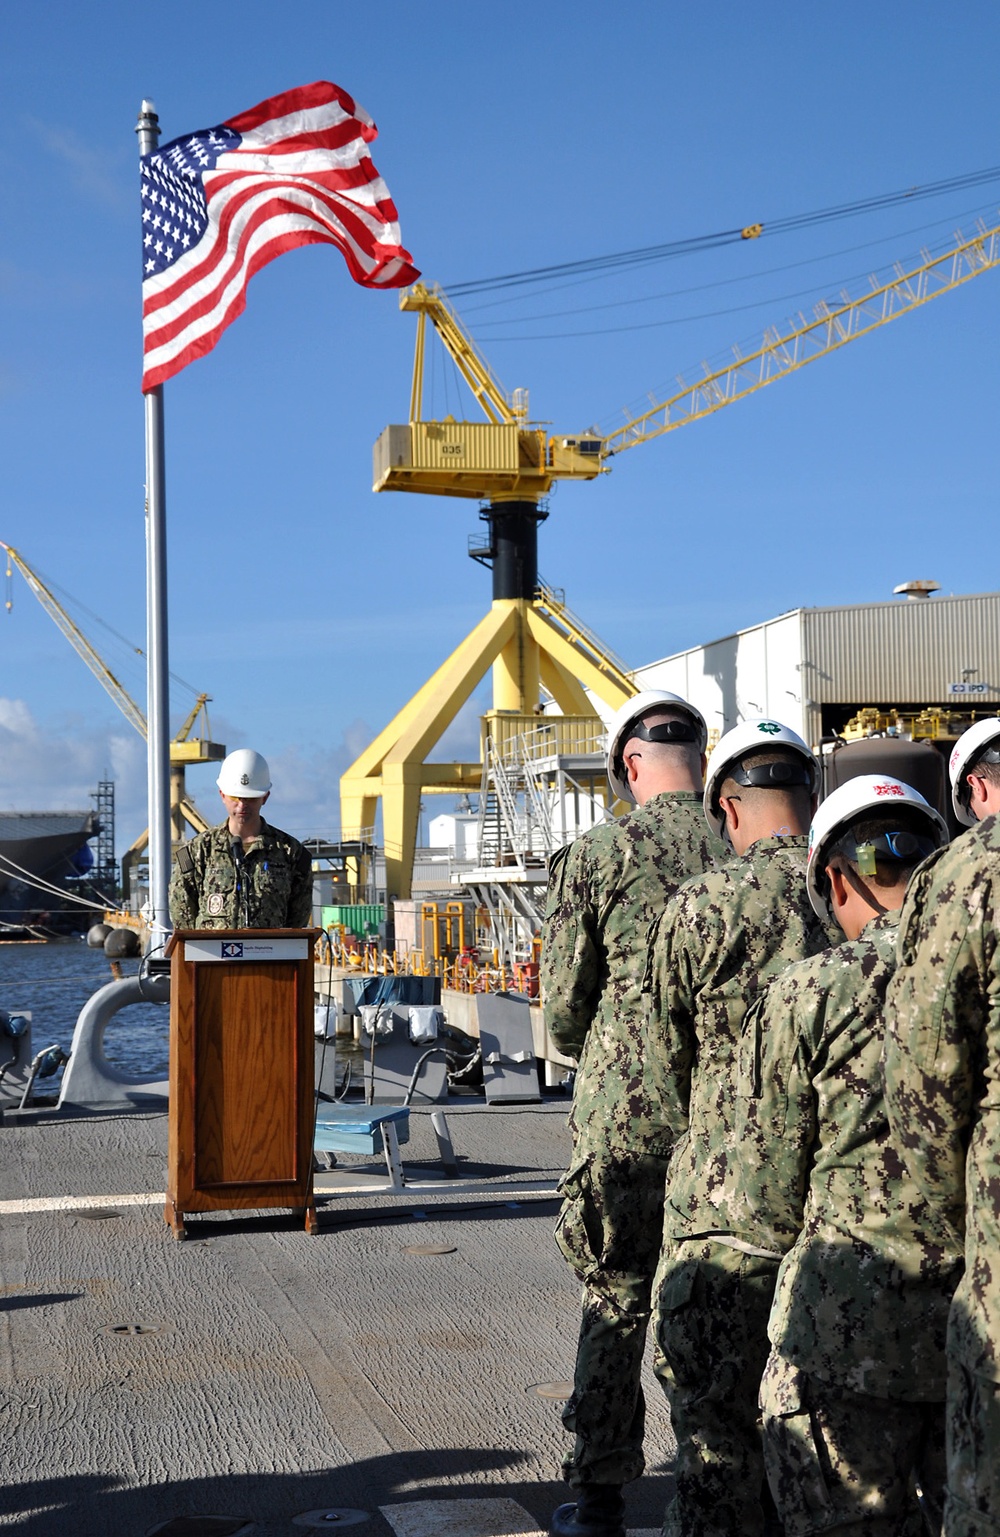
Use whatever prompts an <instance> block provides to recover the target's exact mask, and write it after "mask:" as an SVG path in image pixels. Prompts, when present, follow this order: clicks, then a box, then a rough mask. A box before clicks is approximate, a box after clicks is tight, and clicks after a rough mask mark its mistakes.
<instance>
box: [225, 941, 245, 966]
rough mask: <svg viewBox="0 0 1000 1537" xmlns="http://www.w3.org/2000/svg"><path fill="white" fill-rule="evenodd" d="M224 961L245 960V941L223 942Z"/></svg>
mask: <svg viewBox="0 0 1000 1537" xmlns="http://www.w3.org/2000/svg"><path fill="white" fill-rule="evenodd" d="M222 959H223V960H224V961H241V960H242V959H243V941H242V940H241V939H224V940H223V941H222Z"/></svg>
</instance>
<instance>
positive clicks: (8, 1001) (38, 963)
mask: <svg viewBox="0 0 1000 1537" xmlns="http://www.w3.org/2000/svg"><path fill="white" fill-rule="evenodd" d="M119 964H120V965H121V968H122V975H123V976H135V975H136V973H137V972H138V969H139V963H138V961H122V962H120V963H119ZM113 980H114V978H113V976H112V972H111V966H110V963H109V961H108V958H107V956H106V955H105V954H104V951H103V950H91V949H90V948H89V947H88V946H87V945H86V944H85V943H84V941H83V940H82V939H80V940H67V941H65V942H64V943H58V942H51V943H47V944H16V943H15V944H11V943H8V942H7V941H4V942H3V943H0V1008H5V1009H8V1010H16V1009H30V1010H31V1014H32V1021H31V1041H32V1050H33V1051H34V1052H38V1051H42V1050H44V1048H45V1047H46V1046H52V1045H59V1046H61V1047H62V1048H63V1050H64V1051H69V1048H70V1044H71V1042H72V1040H73V1030H74V1027H75V1025H76V1021H77V1016H78V1014H79V1013H80V1010H81V1009H82V1008H83V1006H84V1004H85V1003H86V1002H87V999H88V998H89V997H90V996H91V995H92V994H93V993H96V992H97V990H98V988H100V987H103V986H104V985H105V983H107V982H112V981H113ZM169 1036H170V1009H169V1006H168V1005H167V1004H158V1003H137V1004H129V1006H128V1007H127V1008H124V1009H122V1010H121V1011H120V1013H118V1014H116V1015H115V1016H114V1018H113V1019H112V1021H111V1023H110V1024H109V1025H108V1028H107V1030H106V1032H105V1035H104V1050H105V1054H106V1055H107V1057H108V1059H109V1061H111V1062H113V1063H114V1064H115V1066H116V1067H118V1068H121V1069H122V1070H123V1071H124V1072H128V1073H130V1074H141V1073H157V1074H160V1075H161V1076H163V1077H166V1074H167V1058H168V1042H169ZM58 1083H59V1077H58V1076H57V1077H55V1078H47V1079H45V1081H44V1083H42V1084H40V1085H39V1088H40V1091H41V1092H42V1093H51V1092H52V1090H53V1088H54V1087H56V1086H57V1085H58Z"/></svg>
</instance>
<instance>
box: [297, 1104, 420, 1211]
mask: <svg viewBox="0 0 1000 1537" xmlns="http://www.w3.org/2000/svg"><path fill="white" fill-rule="evenodd" d="M409 1140H410V1107H409V1105H336V1106H333V1105H323V1106H321V1107H320V1111H319V1114H318V1115H317V1117H316V1133H315V1137H314V1139H313V1147H314V1148H315V1150H316V1152H317V1153H384V1154H385V1166H386V1169H387V1171H388V1174H389V1184H388V1186H387V1187H386V1188H387V1189H388V1190H393V1191H399V1190H402V1188H403V1164H402V1160H401V1159H400V1156H399V1144H400V1143H401V1142H409Z"/></svg>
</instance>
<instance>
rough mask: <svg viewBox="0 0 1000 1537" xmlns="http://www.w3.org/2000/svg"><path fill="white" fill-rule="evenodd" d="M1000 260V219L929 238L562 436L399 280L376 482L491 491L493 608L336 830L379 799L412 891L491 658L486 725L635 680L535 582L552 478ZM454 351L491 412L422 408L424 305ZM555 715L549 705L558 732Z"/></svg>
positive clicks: (677, 422)
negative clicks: (410, 319)
mask: <svg viewBox="0 0 1000 1537" xmlns="http://www.w3.org/2000/svg"><path fill="white" fill-rule="evenodd" d="M998 264H1000V226H998V227H994V228H987V227H986V226H985V225H982V226H980V228H979V229H978V231H977V233H976V234H975V235H974V236H973V237H972V239H969V240H966V239H959V240H957V241H956V243H955V244H954V245H953V246H952V247H951V248H950V249H949V250H947V251H946V252H944V253H943V254H942V255H939V256H934V257H932V256H930V255H929V254H928V253H926V252H925V253H923V254H922V258H921V260H920V262H919V263H918V264H917V265H915V266H913V267H911V268H909V269H907V268H904V267H902V266H900V265H897V266H896V268H895V271H894V276H893V277H892V279H891V280H890V281H889V282H886V283H879V282H877V281H876V280H875V279H874V278H873V279H872V280H871V281H870V283H869V286H868V288H867V289H866V290H865V291H864V292H862V293H860V294H858V295H856V296H851V295H849V294H847V293H844V294H842V295H841V297H840V299H839V300H838V301H837V302H835V303H830V302H829V301H827V300H824V301H822V302H821V303H819V304H817V305H816V307H815V310H814V312H813V315H812V316H811V317H810V318H807V317H806V316H805V315H800V316H799V317H798V318H797V320H796V321H794V322H793V323H791V324H789V325H787V326H786V327H784V328H783V329H780V328H777V327H773V328H771V329H770V330H769V331H768V332H767V333H766V334H765V337H764V340H763V342H762V344H761V346H760V347H758V348H757V349H755V350H754V351H753V352H751V353H748V354H746V355H742V354H740V353H738V352H737V351H736V349H734V355H733V359H732V361H731V362H730V363H728V364H727V365H726V366H725V367H723V368H719V369H715V370H710V369H708V368H707V367H706V369H705V376H704V377H703V378H702V379H699V380H698V381H697V382H696V383H694V384H691V385H687V384H682V386H681V388H680V389H679V390H678V391H677V392H676V393H675V394H673V395H671V396H670V397H669V398H667V399H665V400H662V401H659V402H657V403H656V404H655V405H653V406H651V407H650V408H649V409H648V410H647V411H645V412H643V413H642V414H641V415H639V416H635V417H633V418H631V419H630V420H628V421H626V422H625V423H624V425H623V426H622V427H620V428H618V429H617V431H615V432H613V433H611V434H610V435H608V436H601V435H600V434H598V433H596V432H584V433H580V434H577V435H575V436H565V435H562V434H558V433H552V432H550V431H548V430H547V429H546V428H545V427H544V426H542V425H541V424H539V423H537V422H531V421H530V420H529V417H528V394H527V391H526V390H515V391H514V392H513V394H507V393H506V392H505V391H504V389H503V388H502V387H501V385H500V384H499V382H498V381H497V379H496V377H495V376H494V374H493V372H492V370H491V369H490V367H489V365H488V364H487V362H486V361H485V359H484V358H483V357H482V356H481V354H480V353H479V352H478V350H477V348H476V346H475V343H474V342H473V341H472V338H471V337H470V336H469V334H468V332H467V331H465V330H464V328H463V327H462V325H461V323H460V321H459V319H458V317H457V315H456V314H455V312H454V310H453V309H452V307H451V306H450V304H449V303H448V300H447V298H446V296H445V294H444V293H443V292H442V291H441V290H440V289H439V288H428V287H427V286H425V285H424V284H422V283H418V284H416V285H415V286H414V287H413V288H410V289H407V290H406V291H405V292H404V293H402V294H401V296H400V301H399V304H400V309H402V310H407V311H410V312H413V313H415V314H416V316H417V336H416V349H415V355H414V364H413V383H412V389H411V394H410V419H409V421H408V422H405V423H402V424H399V425H393V426H389V427H386V428H385V429H384V431H383V432H382V433H381V435H380V437H379V438H378V440H377V442H376V444H375V449H374V489H375V490H376V491H410V492H424V493H426V494H430V495H434V496H459V497H472V498H475V499H477V500H480V501H485V502H486V504H487V505H486V506H485V508H484V509H483V510H482V511H481V513H480V516H481V517H482V518H483V520H484V521H485V523H486V524H487V528H488V537H487V538H485V539H484V540H483V541H482V542H481V543H480V544H479V545H478V546H477V547H475V548H470V551H469V553H470V554H471V555H472V556H473V557H474V558H476V559H479V560H481V561H482V562H483V563H484V564H489V565H490V566H491V567H492V571H493V603H492V607H491V609H490V612H489V613H488V614H487V615H486V617H485V618H484V619H482V620H481V621H480V623H479V624H478V625H477V626H476V628H475V629H474V630H473V631H472V633H471V634H470V635H468V636H467V637H466V639H465V640H464V641H463V642H462V643H461V645H460V646H459V647H458V648H457V649H456V650H455V651H454V652H453V653H452V655H451V656H450V657H449V658H448V660H447V661H446V662H444V663H443V665H442V666H441V667H440V668H438V670H437V672H436V673H435V674H434V676H433V677H432V678H431V679H430V680H429V681H428V682H427V683H425V684H424V686H423V688H422V689H420V690H419V692H418V693H417V694H416V695H414V697H413V698H412V699H411V700H410V701H409V703H408V704H406V705H404V707H403V709H402V710H401V711H400V712H399V714H398V715H396V717H395V718H394V719H393V720H392V721H391V722H390V723H389V725H388V726H386V728H385V729H384V730H383V731H382V732H380V733H379V735H378V736H377V737H376V739H375V741H374V742H373V743H372V744H371V746H370V747H368V748H366V749H365V751H364V752H363V753H362V754H361V755H360V757H359V758H358V759H357V760H356V762H355V763H353V764H352V765H351V767H350V768H349V769H348V770H347V772H346V773H345V774H344V775H343V776H342V778H341V781H340V803H341V826H342V836H343V837H344V838H345V839H353V838H358V837H360V836H361V834H362V832H363V831H367V830H368V829H370V828H371V827H372V826H373V825H374V821H375V809H376V803H377V801H378V799H379V798H381V801H382V815H383V835H384V842H385V859H386V885H387V890H388V891H389V892H390V893H392V894H393V895H395V896H406V895H408V893H409V889H410V882H411V878H412V866H413V853H414V848H415V844H416V833H417V825H418V818H419V811H420V797H421V793H422V792H423V793H431V794H434V793H439V794H440V793H449V792H451V793H454V792H455V791H456V790H468V789H470V788H472V787H473V786H477V785H478V784H479V783H480V778H481V764H480V763H437V764H435V763H431V762H428V761H427V756H428V753H429V752H430V751H431V750H432V749H433V747H434V746H435V744H436V743H437V742H438V741H439V740H440V738H441V736H442V734H443V733H444V731H445V730H446V729H447V727H448V726H449V725H450V723H451V722H452V720H454V718H455V716H456V715H457V713H458V711H459V709H460V708H461V706H462V705H463V704H464V703H465V701H466V700H467V699H468V698H469V696H470V695H471V693H472V691H473V689H474V688H475V687H476V686H477V684H478V683H479V682H480V681H481V679H482V678H483V677H484V675H485V673H486V670H487V668H489V667H491V666H492V669H493V707H492V709H491V710H490V711H488V712H487V715H486V716H485V717H484V722H483V737H484V741H485V737H486V735H487V734H489V735H491V736H493V737H494V738H496V737H497V736H501V737H502V735H503V734H504V732H509V731H512V730H516V729H517V728H518V724H519V723H523V724H524V725H525V726H526V725H528V724H529V723H530V724H534V723H536V712H537V711H538V709H539V697H540V688H541V687H544V688H545V689H546V690H547V691H548V692H549V693H550V694H551V695H552V697H553V698H554V699H555V700H556V702H557V703H558V705H559V707H560V709H561V710H563V712H564V714H565V716H567V717H569V718H570V719H569V720H568V721H567V722H566V730H567V732H568V733H572V732H573V731H574V730H576V729H578V727H577V721H578V718H579V717H580V716H584V717H587V718H588V719H589V720H590V721H593V719H594V717H593V710H592V708H591V705H590V703H589V701H588V698H587V695H586V693H585V692H584V690H585V689H589V690H591V691H592V692H593V693H594V694H596V696H597V697H598V698H599V699H600V700H602V701H603V702H604V703H605V704H606V705H607V706H609V707H610V708H612V709H614V708H617V706H618V705H619V704H621V703H622V702H623V701H624V700H625V699H627V698H629V697H630V696H631V694H632V693H634V692H635V683H634V681H633V679H632V677H631V675H630V674H629V673H628V672H627V671H626V670H625V668H624V666H623V664H620V663H618V662H616V661H615V659H613V658H611V657H610V656H609V655H608V653H607V652H606V650H605V648H603V647H602V646H601V644H600V642H599V641H597V640H596V638H595V637H594V636H592V635H590V634H589V632H587V631H586V629H585V627H584V626H583V625H582V624H581V623H580V622H579V621H578V620H576V619H574V617H573V616H572V615H571V614H570V613H569V611H568V609H566V607H565V605H564V604H562V603H560V602H558V601H556V600H555V598H554V595H553V594H551V593H550V592H548V591H547V590H545V589H543V588H540V587H539V584H538V555H537V549H538V524H539V523H540V522H542V521H543V520H544V519H545V518H546V516H547V512H546V510H545V509H544V506H543V498H544V497H545V496H546V495H547V494H548V492H549V491H550V490H551V489H552V486H553V485H555V484H556V482H557V481H561V480H594V479H595V478H596V477H597V476H598V475H600V474H602V473H603V472H605V471H606V470H607V468H608V463H607V461H608V460H610V459H611V458H612V457H613V456H614V455H616V454H620V453H623V452H625V450H627V449H630V448H634V447H635V446H636V445H637V444H639V443H646V442H649V441H650V439H652V438H656V437H661V436H662V435H663V434H664V433H668V432H672V431H674V430H675V429H676V428H678V427H682V426H685V425H686V424H687V423H689V422H693V421H698V420H700V418H702V417H704V416H710V415H712V414H713V413H714V412H716V411H719V410H721V409H722V407H723V406H726V405H730V404H732V403H733V402H734V401H736V400H741V399H743V398H744V397H745V396H747V395H751V394H753V393H755V392H756V391H757V390H760V389H763V388H764V387H765V386H766V385H769V384H773V383H774V382H775V381H776V380H778V379H781V378H784V377H786V376H787V375H789V374H792V373H795V372H797V371H798V370H799V369H800V368H803V367H805V365H806V364H807V363H811V362H814V361H815V360H816V359H818V358H820V357H826V356H828V355H829V354H830V353H832V352H836V351H838V350H839V349H840V348H841V347H843V346H846V345H847V343H848V342H851V341H855V340H857V339H858V338H859V337H861V336H866V335H867V334H868V333H869V332H870V331H874V330H876V329H877V328H878V327H880V326H883V325H886V324H887V323H888V322H889V321H890V320H895V319H898V318H899V317H900V316H901V315H906V314H909V313H910V312H911V311H913V310H915V309H918V308H920V307H921V306H922V305H924V304H927V303H929V302H930V300H932V299H935V298H938V297H940V296H941V295H943V294H946V293H950V292H951V291H952V290H953V289H955V288H958V287H960V286H961V285H962V284H964V283H966V282H968V281H969V280H970V279H972V278H974V277H978V276H979V275H980V274H981V273H984V272H988V271H990V270H992V268H994V267H996V266H997V265H998ZM428 320H430V322H431V324H432V326H433V327H434V329H435V331H436V332H437V334H438V336H439V337H440V339H441V341H442V342H443V344H444V346H445V347H446V349H447V351H448V352H449V354H450V355H451V357H452V358H453V360H454V362H455V364H456V366H457V367H458V369H459V371H460V373H461V374H462V376H463V378H464V379H465V381H466V383H467V384H468V386H469V388H470V390H471V391H472V394H473V395H474V396H475V398H476V400H477V401H478V403H479V405H480V407H481V409H482V411H483V413H484V415H485V417H486V420H485V422H479V421H472V422H469V421H456V420H455V418H454V417H451V416H449V417H445V418H444V419H443V420H437V421H427V420H425V419H424V417H423V376H424V348H425V337H426V326H427V321H428ZM559 722H560V717H558V716H557V717H552V718H551V719H550V722H548V723H551V724H552V725H553V728H554V731H555V733H556V736H558V731H559Z"/></svg>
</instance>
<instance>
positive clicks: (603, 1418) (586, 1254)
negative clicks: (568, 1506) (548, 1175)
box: [542, 791, 726, 1487]
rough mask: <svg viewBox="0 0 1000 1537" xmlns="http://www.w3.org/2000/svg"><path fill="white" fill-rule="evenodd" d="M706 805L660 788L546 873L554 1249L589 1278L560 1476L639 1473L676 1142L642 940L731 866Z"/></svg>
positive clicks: (619, 1478)
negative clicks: (557, 1125) (560, 1076)
mask: <svg viewBox="0 0 1000 1537" xmlns="http://www.w3.org/2000/svg"><path fill="white" fill-rule="evenodd" d="M725 852H726V851H725V848H724V845H723V844H722V843H721V842H720V840H719V839H717V838H715V837H714V836H713V835H712V834H711V833H710V831H709V829H708V827H707V826H706V823H705V819H704V816H703V815H702V809H701V797H700V796H699V795H696V794H694V793H693V792H691V791H664V792H663V793H661V794H660V795H655V796H653V797H652V799H651V800H649V801H647V802H646V804H645V805H644V806H642V807H641V808H639V809H637V810H635V811H631V812H628V813H627V814H626V815H625V816H623V817H621V818H620V820H618V821H617V822H611V823H605V824H603V825H602V826H600V827H595V828H594V829H593V830H592V831H591V832H589V833H587V834H585V836H584V837H582V838H578V839H577V840H576V842H575V843H574V844H572V845H571V846H570V848H569V849H568V850H567V851H566V853H565V855H564V856H563V857H561V858H560V859H559V860H558V862H557V863H556V864H554V867H553V871H552V879H551V883H550V886H549V899H548V910H547V914H546V920H545V931H544V936H543V945H542V982H543V992H544V999H545V1023H546V1025H547V1027H548V1029H549V1032H550V1034H551V1035H552V1038H553V1040H554V1041H555V1042H556V1043H557V1044H558V1046H559V1047H560V1049H561V1050H562V1051H564V1052H566V1053H567V1055H570V1056H574V1057H577V1058H579V1068H578V1071H577V1077H576V1087H575V1092H574V1096H573V1111H572V1115H571V1117H570V1125H571V1127H572V1131H573V1161H572V1164H571V1166H570V1169H569V1171H568V1173H567V1175H566V1177H565V1179H564V1180H563V1182H562V1185H561V1187H560V1188H561V1191H562V1194H563V1197H564V1204H563V1210H562V1214H561V1216H560V1219H559V1225H558V1227H557V1229H556V1242H557V1243H558V1244H559V1247H560V1249H561V1250H562V1252H563V1254H564V1255H565V1257H566V1259H567V1260H568V1261H569V1263H570V1265H572V1267H573V1269H574V1270H575V1271H576V1273H577V1275H578V1276H579V1277H580V1280H581V1281H582V1283H583V1321H582V1324H581V1329H580V1341H579V1346H578V1349H577V1358H576V1370H575V1376H574V1385H573V1395H572V1397H571V1398H570V1400H569V1403H568V1404H567V1405H566V1409H565V1411H564V1413H563V1423H564V1424H565V1425H566V1428H567V1429H568V1430H570V1431H571V1432H573V1434H574V1435H575V1436H576V1444H575V1447H574V1449H573V1451H572V1453H571V1454H570V1455H569V1456H567V1458H566V1460H565V1463H564V1468H563V1472H564V1477H565V1478H566V1479H567V1480H568V1482H569V1483H570V1484H571V1485H573V1486H574V1487H579V1485H580V1484H583V1483H593V1484H622V1483H627V1482H629V1481H630V1480H632V1479H634V1478H638V1477H639V1476H640V1474H641V1473H642V1471H643V1467H644V1466H645V1464H644V1461H643V1456H642V1438H643V1429H644V1419H645V1405H644V1403H643V1398H642V1392H641V1389H640V1386H639V1374H640V1370H641V1366H642V1353H643V1347H644V1344H645V1339H646V1327H647V1324H648V1321H649V1294H650V1284H651V1282H652V1277H653V1271H654V1270H655V1268H656V1261H657V1258H658V1255H659V1234H660V1227H661V1223H662V1212H663V1182H664V1177H665V1174H666V1166H667V1155H668V1154H669V1152H670V1139H669V1137H665V1136H664V1135H663V1134H662V1132H661V1131H660V1130H659V1129H657V1130H656V1131H655V1132H654V1129H653V1123H652V1118H651V1115H650V1107H649V1106H648V1105H647V1104H646V1101H645V1098H644V1093H643V1084H642V1025H643V1017H644V1011H643V1006H642V996H641V992H642V978H643V969H644V966H645V962H646V936H647V933H648V931H649V926H650V924H651V923H652V921H653V919H654V918H655V917H656V916H657V915H658V914H659V913H660V912H661V911H662V908H663V906H664V903H665V902H666V901H667V899H668V897H669V896H670V895H671V893H672V892H673V891H674V890H675V889H676V887H677V886H678V885H679V883H680V882H681V881H683V880H686V879H687V878H688V876H690V875H693V874H694V873H696V872H699V871H702V870H705V869H706V868H707V867H708V866H710V865H711V864H712V863H713V862H714V860H715V859H716V858H724V857H725Z"/></svg>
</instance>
